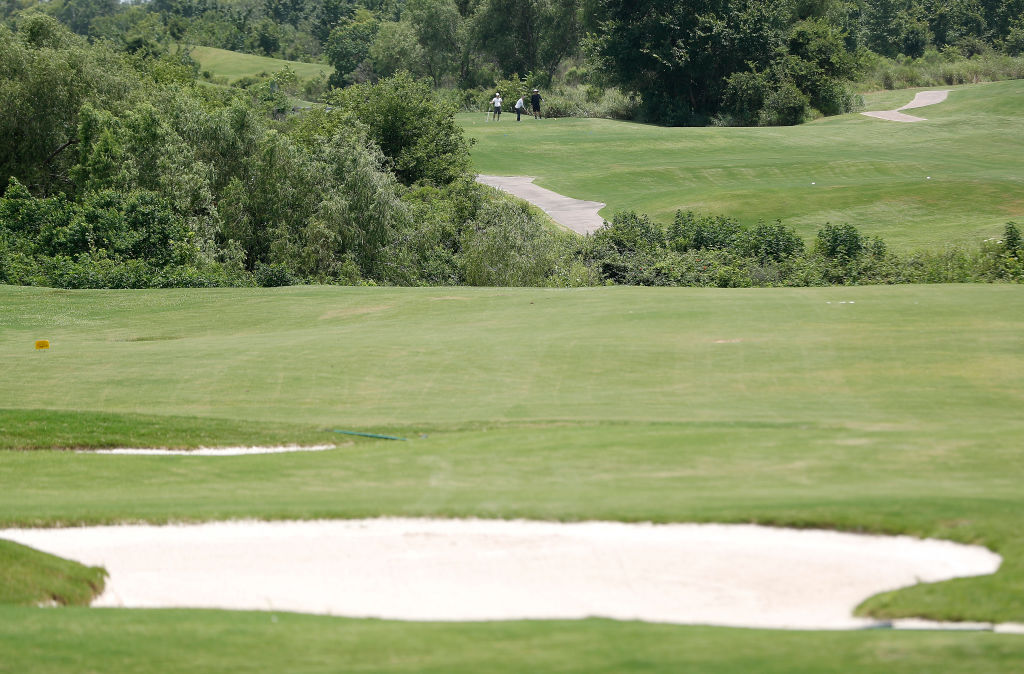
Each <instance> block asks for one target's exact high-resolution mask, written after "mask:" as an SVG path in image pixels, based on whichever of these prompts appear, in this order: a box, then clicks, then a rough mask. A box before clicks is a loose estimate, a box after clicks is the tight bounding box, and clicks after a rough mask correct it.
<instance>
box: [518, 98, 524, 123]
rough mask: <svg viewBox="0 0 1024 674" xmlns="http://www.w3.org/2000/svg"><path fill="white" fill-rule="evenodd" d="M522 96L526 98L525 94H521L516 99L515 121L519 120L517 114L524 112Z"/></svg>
mask: <svg viewBox="0 0 1024 674" xmlns="http://www.w3.org/2000/svg"><path fill="white" fill-rule="evenodd" d="M524 98H526V94H523V95H522V96H520V97H519V100H518V101H516V121H517V122H518V121H520V119H519V115H521V114H523V113H524V112H526V103H525V102H524V101H523V99H524Z"/></svg>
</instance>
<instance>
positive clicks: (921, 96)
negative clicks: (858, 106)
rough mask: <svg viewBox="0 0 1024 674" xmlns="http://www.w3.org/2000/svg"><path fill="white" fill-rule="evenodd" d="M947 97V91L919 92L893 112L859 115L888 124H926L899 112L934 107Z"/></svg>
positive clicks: (920, 118)
mask: <svg viewBox="0 0 1024 674" xmlns="http://www.w3.org/2000/svg"><path fill="white" fill-rule="evenodd" d="M947 96H949V90H948V89H945V90H941V91H919V92H918V93H917V95H916V96H914V100H912V101H910V102H909V103H907V104H906V105H904V106H902V107H899V108H896V109H895V110H882V111H879V112H862V113H860V114H862V115H867V116H868V117H877V118H878V119H886V120H889V121H890V122H926V121H928V120H927V119H925V118H924V117H915V116H913V115H907V114H904V113H902V112H900V110H910V109H912V108H923V107H925V106H927V105H935V104H936V103H941V102H942V101H944V100H946V97H947Z"/></svg>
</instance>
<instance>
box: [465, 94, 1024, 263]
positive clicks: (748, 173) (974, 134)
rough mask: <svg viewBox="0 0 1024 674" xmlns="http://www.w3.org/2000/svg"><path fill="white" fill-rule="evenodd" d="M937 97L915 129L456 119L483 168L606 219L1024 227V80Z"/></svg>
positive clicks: (944, 231) (920, 235)
mask: <svg viewBox="0 0 1024 674" xmlns="http://www.w3.org/2000/svg"><path fill="white" fill-rule="evenodd" d="M946 88H950V89H952V93H951V94H950V97H949V99H948V100H947V101H946V102H944V103H941V104H939V105H935V106H931V107H926V108H919V109H917V110H916V111H915V112H914V113H913V114H915V115H918V116H923V117H926V118H927V119H928V122H922V123H916V124H900V123H895V122H887V121H883V120H878V119H872V118H868V117H865V116H863V115H859V114H851V115H842V116H839V117H830V118H825V119H821V120H818V121H816V122H812V123H810V124H804V125H801V126H797V127H784V128H663V127H657V126H649V125H642V124H635V123H629V122H616V121H610V120H601V119H545V120H541V121H539V122H538V121H535V120H533V119H527V120H525V121H523V122H520V123H516V122H515V119H514V117H513V118H511V119H509V120H502V121H501V122H500V123H498V124H494V123H484V121H483V115H482V114H476V113H467V114H464V115H461V116H460V121H461V123H462V124H463V126H464V128H465V129H466V131H467V134H468V135H469V136H471V137H473V138H476V139H477V143H476V144H475V145H474V146H473V148H472V152H473V160H474V165H475V168H476V170H477V171H478V172H480V173H485V174H495V175H514V174H522V175H532V176H536V177H537V178H538V180H537V184H539V185H541V186H543V187H546V188H548V189H552V190H554V191H556V192H559V193H561V194H565V195H567V196H570V197H575V198H578V199H589V200H594V201H602V202H605V203H607V204H608V206H607V207H606V208H605V209H604V210H603V211H602V215H604V216H605V217H607V218H610V217H611V216H612V214H614V213H615V212H617V211H620V210H625V209H634V210H638V211H641V212H645V213H648V214H650V215H652V216H653V217H655V218H656V219H658V220H661V221H663V222H669V221H670V220H671V218H672V215H673V214H674V212H675V211H676V210H677V209H683V210H694V211H697V212H700V213H715V214H723V215H729V216H733V217H736V218H739V219H740V220H741V221H743V222H745V223H747V224H752V223H754V222H756V221H757V220H758V219H764V220H768V221H771V220H775V219H777V218H781V219H782V220H783V221H784V223H785V224H787V225H790V226H792V227H795V228H796V229H797V231H798V232H799V233H800V234H801V235H802V236H804V237H805V238H808V239H809V238H811V237H813V235H814V234H815V233H816V232H817V230H818V228H820V227H821V226H822V225H823V224H825V223H826V222H832V223H850V224H854V225H857V226H858V227H860V228H861V230H862V231H863V232H864V233H865V234H868V235H878V236H881V237H883V238H884V239H885V240H886V241H887V242H888V243H889V244H890V245H891V246H894V247H896V248H898V249H905V250H909V249H914V248H922V247H923V248H930V249H941V248H944V247H946V246H948V245H951V244H964V245H970V246H976V245H977V244H978V243H979V242H980V241H981V240H982V239H985V238H987V237H992V236H1000V235H1001V233H1002V231H1003V227H1004V226H1005V224H1006V222H1007V221H1008V220H1013V219H1014V218H1017V219H1020V218H1024V202H1022V200H1021V194H1022V191H1024V183H1022V182H1021V176H1022V175H1024V134H1021V133H1020V128H1021V125H1022V123H1024V108H1022V107H1021V105H1020V100H1021V97H1022V96H1024V81H1020V80H1018V81H1009V82H996V83H991V84H979V85H972V86H965V87H946ZM915 93H916V92H915V91H913V90H904V91H899V92H882V93H879V94H877V95H875V94H872V95H869V96H868V97H867V109H868V110H873V109H874V110H888V109H892V108H896V107H899V106H900V105H903V104H904V103H908V102H910V100H911V99H912V98H913V97H914V94H915ZM513 158H514V161H513ZM512 166H517V167H521V168H514V169H513V168H510V167H512ZM929 177H930V178H931V179H930V180H929V179H928V178H929ZM812 183H813V184H812Z"/></svg>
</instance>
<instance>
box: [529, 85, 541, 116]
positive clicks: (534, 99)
mask: <svg viewBox="0 0 1024 674" xmlns="http://www.w3.org/2000/svg"><path fill="white" fill-rule="evenodd" d="M530 105H531V106H532V107H533V118H534V119H540V91H539V90H537V89H534V90H533V95H532V96H530Z"/></svg>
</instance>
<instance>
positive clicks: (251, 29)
mask: <svg viewBox="0 0 1024 674" xmlns="http://www.w3.org/2000/svg"><path fill="white" fill-rule="evenodd" d="M28 11H37V12H38V11H44V12H46V13H49V14H50V15H52V16H55V17H57V18H59V19H60V20H61V21H62V22H64V23H65V24H66V25H68V26H69V27H71V28H72V30H73V31H75V32H77V33H78V34H81V35H87V36H89V37H90V38H93V39H103V40H107V41H109V42H110V43H111V44H115V45H117V46H118V47H119V48H120V49H123V50H125V51H129V52H133V53H139V54H150V55H160V54H162V53H166V52H167V51H168V50H173V49H176V45H177V44H181V43H185V44H199V45H209V46H214V47H222V48H226V49H232V50H242V51H247V52H251V53H255V54H261V55H267V56H276V57H283V58H288V59H299V60H312V61H321V62H325V63H329V64H331V65H332V66H334V67H335V69H336V72H335V73H334V75H333V77H332V79H331V84H332V85H334V86H339V87H340V86H347V85H351V84H357V83H362V82H373V81H376V80H377V79H379V78H381V77H390V76H392V75H394V74H396V73H398V72H400V71H403V70H405V71H408V72H409V73H411V74H413V75H414V76H416V77H421V78H422V77H425V78H429V79H430V80H431V82H432V84H433V86H434V87H441V88H459V89H463V90H477V91H478V92H482V91H485V90H487V89H491V88H492V87H494V85H495V84H496V83H498V82H499V81H502V80H507V79H508V78H510V77H513V76H515V77H519V76H528V77H530V80H531V82H533V83H535V84H540V85H541V86H544V87H545V88H546V89H547V90H548V92H549V94H551V95H550V96H549V97H548V101H549V103H550V104H552V105H550V106H549V107H550V109H551V111H552V112H553V113H555V114H609V112H608V111H609V110H612V111H613V113H611V114H627V112H632V111H634V110H639V111H640V112H641V113H642V114H643V115H644V116H645V117H646V118H647V119H650V120H652V121H657V122H662V123H670V124H703V123H708V122H709V121H714V122H715V123H723V124H736V123H739V124H793V123H799V122H800V121H801V120H803V119H805V118H807V117H808V116H814V115H817V114H819V113H820V114H835V113H838V112H843V111H846V110H849V109H850V106H851V104H852V100H853V99H852V98H851V96H850V95H849V91H847V88H846V82H847V81H848V80H850V79H851V78H857V77H858V76H859V75H860V74H862V73H865V72H866V71H867V70H868V69H869V68H872V67H875V66H877V65H878V63H879V61H878V57H879V56H881V57H885V58H889V59H893V60H899V61H900V63H904V62H905V61H906V60H908V59H914V58H920V57H925V56H927V57H928V58H929V59H931V60H932V61H934V58H935V57H936V55H937V54H939V52H940V51H941V53H942V57H943V58H945V59H947V60H956V59H965V58H969V57H974V56H978V55H985V54H990V53H993V52H995V51H996V50H1001V51H1002V52H1005V53H1006V54H1010V55H1019V54H1021V53H1022V52H1024V18H1022V17H1024V0H701V2H691V1H690V0H628V1H627V0H217V1H216V2H215V1H214V0H152V2H146V3H142V4H119V3H117V2H112V1H111V0H52V1H51V2H47V3H44V4H42V5H36V4H34V3H30V2H29V0H0V17H2V16H8V17H12V18H14V19H15V20H16V17H18V16H19V15H23V14H24V13H25V12H28ZM882 83H883V84H886V85H887V86H888V85H891V86H896V85H897V83H896V81H895V80H893V81H885V82H882ZM553 84H554V85H557V84H564V85H565V88H564V90H562V91H557V90H555V89H556V88H557V87H553V86H552V85H553ZM583 85H585V86H587V87H589V88H588V89H586V90H585V91H584V90H582V86H583ZM321 91H322V87H321V88H320V89H318V90H316V91H314V90H310V92H308V93H307V95H309V96H311V97H313V96H319V94H320V92H321ZM602 91H608V92H610V93H611V94H612V95H613V96H620V95H621V94H620V93H619V91H621V93H622V94H625V95H626V96H629V97H631V98H632V101H633V102H634V103H636V105H634V104H633V103H631V104H629V105H621V104H620V105H603V104H602V105H598V104H596V102H597V100H598V99H599V98H600V97H601V96H600V92H602ZM481 97H482V94H481ZM584 98H586V99H587V100H586V101H584V100H583V99H584ZM462 100H464V101H466V102H467V103H468V101H469V100H470V95H469V94H465V95H464V96H463V99H462ZM474 100H475V99H474ZM476 102H477V103H478V104H479V103H481V102H482V101H476Z"/></svg>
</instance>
